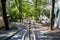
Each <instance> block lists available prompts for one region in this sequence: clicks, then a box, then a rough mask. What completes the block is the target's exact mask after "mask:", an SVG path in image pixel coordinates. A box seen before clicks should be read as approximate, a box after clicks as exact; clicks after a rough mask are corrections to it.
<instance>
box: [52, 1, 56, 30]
mask: <svg viewBox="0 0 60 40" xmlns="http://www.w3.org/2000/svg"><path fill="white" fill-rule="evenodd" d="M54 7H55V0H52V11H51V30H53V25H54V17H55V15H54Z"/></svg>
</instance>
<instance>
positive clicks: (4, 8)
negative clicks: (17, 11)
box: [1, 0, 9, 30]
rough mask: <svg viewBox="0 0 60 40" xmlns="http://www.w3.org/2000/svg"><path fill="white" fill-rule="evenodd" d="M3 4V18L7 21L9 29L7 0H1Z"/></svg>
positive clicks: (6, 24)
mask: <svg viewBox="0 0 60 40" xmlns="http://www.w3.org/2000/svg"><path fill="white" fill-rule="evenodd" d="M1 4H2V10H3V19H4V23H5V29H6V30H9V25H8V19H7V13H6V0H1Z"/></svg>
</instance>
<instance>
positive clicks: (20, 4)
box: [19, 0, 23, 22]
mask: <svg viewBox="0 0 60 40" xmlns="http://www.w3.org/2000/svg"><path fill="white" fill-rule="evenodd" d="M19 13H20V16H19V18H20V22H22V21H23V19H22V0H19Z"/></svg>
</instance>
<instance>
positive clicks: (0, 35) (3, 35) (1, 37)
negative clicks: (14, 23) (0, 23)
mask: <svg viewBox="0 0 60 40" xmlns="http://www.w3.org/2000/svg"><path fill="white" fill-rule="evenodd" d="M17 31H18V30H8V31H6V30H0V40H4V39H6V38H7V37H10V36H12V35H13V34H15V33H16V32H17Z"/></svg>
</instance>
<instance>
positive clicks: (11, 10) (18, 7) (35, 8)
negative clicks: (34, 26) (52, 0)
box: [6, 0, 50, 21]
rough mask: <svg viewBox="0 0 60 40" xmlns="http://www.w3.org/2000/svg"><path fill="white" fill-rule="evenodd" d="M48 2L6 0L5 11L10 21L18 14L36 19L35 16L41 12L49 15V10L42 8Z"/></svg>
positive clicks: (16, 17)
mask: <svg viewBox="0 0 60 40" xmlns="http://www.w3.org/2000/svg"><path fill="white" fill-rule="evenodd" d="M48 4H49V3H48V2H47V0H32V2H29V0H9V1H7V6H6V7H7V10H6V11H7V13H8V14H9V15H10V17H11V20H12V21H17V19H19V16H20V14H21V15H22V16H23V18H28V17H31V18H32V19H36V17H37V16H40V14H43V13H44V14H45V15H46V16H48V17H49V15H50V14H49V10H48V9H44V8H45V7H46V6H47V5H48ZM41 7H42V8H43V9H42V8H41ZM42 10H43V11H42ZM21 12H22V13H21ZM41 12H42V13H41Z"/></svg>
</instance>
